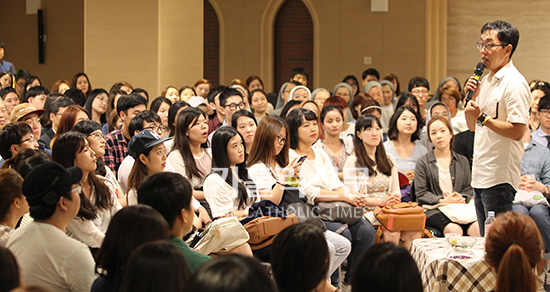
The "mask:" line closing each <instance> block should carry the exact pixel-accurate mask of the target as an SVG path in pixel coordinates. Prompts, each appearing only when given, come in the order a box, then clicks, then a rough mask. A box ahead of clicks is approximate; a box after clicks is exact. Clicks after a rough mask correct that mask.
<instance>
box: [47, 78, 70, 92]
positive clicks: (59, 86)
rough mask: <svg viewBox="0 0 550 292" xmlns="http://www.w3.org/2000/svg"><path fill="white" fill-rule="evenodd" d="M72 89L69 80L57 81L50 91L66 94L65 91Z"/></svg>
mask: <svg viewBox="0 0 550 292" xmlns="http://www.w3.org/2000/svg"><path fill="white" fill-rule="evenodd" d="M70 88H71V84H70V83H69V81H67V80H63V79H60V80H57V81H56V82H54V83H53V84H52V88H51V89H50V93H61V94H63V93H65V91H67V90H69V89H70Z"/></svg>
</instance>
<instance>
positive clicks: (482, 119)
mask: <svg viewBox="0 0 550 292" xmlns="http://www.w3.org/2000/svg"><path fill="white" fill-rule="evenodd" d="M489 119H490V117H489V116H487V114H485V113H481V116H479V118H478V119H477V124H478V125H480V126H482V127H483V126H485V123H487V121H488V120H489Z"/></svg>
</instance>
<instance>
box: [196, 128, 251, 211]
mask: <svg viewBox="0 0 550 292" xmlns="http://www.w3.org/2000/svg"><path fill="white" fill-rule="evenodd" d="M212 148H213V149H216V151H214V152H213V153H212V173H210V175H208V176H207V177H206V179H205V180H204V197H205V198H206V201H208V204H209V205H210V209H211V210H212V217H213V218H220V217H231V216H235V217H237V218H238V219H239V220H241V219H244V218H245V217H247V216H248V208H249V207H250V206H251V205H252V203H254V202H256V201H259V197H258V196H256V194H255V193H252V192H251V191H250V188H248V187H247V185H248V186H251V187H252V189H253V190H255V187H254V186H253V182H252V185H251V184H250V183H251V181H252V180H251V179H250V177H249V176H248V169H247V168H246V160H245V146H244V139H243V137H242V136H241V134H240V133H239V132H238V131H237V130H235V129H234V128H233V127H221V128H219V129H218V130H217V131H216V132H215V133H214V135H213V136H212ZM245 182H247V185H245Z"/></svg>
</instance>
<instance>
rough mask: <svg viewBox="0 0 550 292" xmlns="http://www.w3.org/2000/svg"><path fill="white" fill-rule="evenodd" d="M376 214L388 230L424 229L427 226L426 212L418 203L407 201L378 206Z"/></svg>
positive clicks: (375, 210)
mask: <svg viewBox="0 0 550 292" xmlns="http://www.w3.org/2000/svg"><path fill="white" fill-rule="evenodd" d="M374 216H376V219H378V221H380V224H382V226H384V227H385V228H386V229H388V230H392V231H406V230H423V229H424V228H425V227H426V214H424V210H423V209H422V207H420V206H418V203H414V202H407V203H399V204H395V205H389V206H384V207H380V206H378V207H376V209H374Z"/></svg>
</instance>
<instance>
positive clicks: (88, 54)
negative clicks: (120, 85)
mask: <svg viewBox="0 0 550 292" xmlns="http://www.w3.org/2000/svg"><path fill="white" fill-rule="evenodd" d="M202 6H203V2H202V0H185V1H174V0H157V1H148V0H139V1H131V0H124V1H111V0H92V1H86V5H85V18H86V21H85V27H86V29H85V68H86V72H87V74H88V76H89V77H90V79H91V80H92V83H93V85H94V87H103V88H106V89H107V90H108V89H109V88H110V87H111V85H112V84H114V83H115V82H118V81H127V82H129V83H130V84H132V85H133V86H134V87H141V88H144V89H145V90H147V91H148V92H149V97H150V99H151V100H152V99H154V98H155V97H157V96H159V95H160V93H161V91H162V89H164V88H165V87H166V86H169V85H173V86H176V87H178V88H179V87H180V86H182V85H185V84H194V83H195V81H197V80H198V79H200V78H202V58H203V49H202V31H203V13H202Z"/></svg>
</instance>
